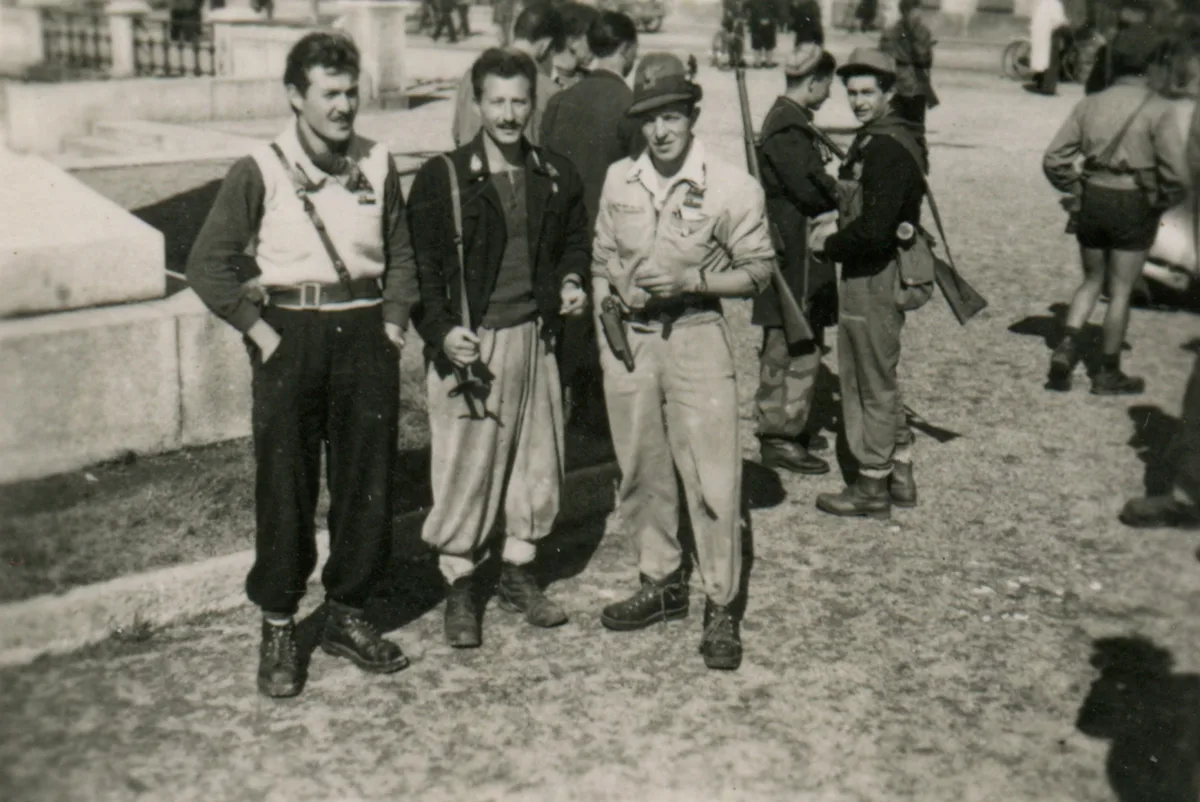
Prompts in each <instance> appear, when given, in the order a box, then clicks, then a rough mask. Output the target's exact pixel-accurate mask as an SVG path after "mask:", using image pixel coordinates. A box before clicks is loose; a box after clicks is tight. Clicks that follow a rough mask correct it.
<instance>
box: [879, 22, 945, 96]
mask: <svg viewBox="0 0 1200 802" xmlns="http://www.w3.org/2000/svg"><path fill="white" fill-rule="evenodd" d="M934 44H935V42H934V41H933V33H932V32H931V31H930V30H929V27H928V26H927V25H926V24H925V23H924V22H923V21H922V20H921V18H920V17H919V16H915V15H914V16H911V17H901V18H900V20H899V21H898V22H896V23H895V24H894V25H892V26H891V27H889V28H887V29H886V30H884V32H883V33H882V34H881V35H880V37H879V49H880V50H882V51H883V52H884V53H887V54H888V55H889V56H891V57H892V58H894V59H895V60H896V94H897V95H900V96H901V97H923V98H925V105H926V106H927V107H928V108H931V109H932V108H934V107H935V106H937V105H938V103H939V101H938V96H937V92H935V91H933V82H932V80H931V79H930V72H931V70H932V69H933V46H934Z"/></svg>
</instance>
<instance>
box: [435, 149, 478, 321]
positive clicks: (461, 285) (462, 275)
mask: <svg viewBox="0 0 1200 802" xmlns="http://www.w3.org/2000/svg"><path fill="white" fill-rule="evenodd" d="M441 159H442V161H444V162H445V163H446V174H447V177H448V178H449V180H450V207H451V213H452V214H453V216H454V247H455V249H456V250H457V251H458V289H459V295H460V301H461V302H460V304H459V314H460V315H461V316H462V324H463V326H465V327H466V328H468V329H469V328H471V305H470V303H469V302H468V301H467V263H466V260H465V259H463V222H462V195H461V194H460V191H459V188H458V171H457V170H455V169H454V162H453V160H451V158H450V157H449V156H448V155H446V154H444V153H443V154H442V156H441Z"/></svg>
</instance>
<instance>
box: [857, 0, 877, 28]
mask: <svg viewBox="0 0 1200 802" xmlns="http://www.w3.org/2000/svg"><path fill="white" fill-rule="evenodd" d="M877 16H879V0H859V3H858V8H856V9H855V11H854V18H855V19H857V20H858V22H859V30H860V31H862V32H863V33H869V32H870V31H873V30H875V18H876V17H877Z"/></svg>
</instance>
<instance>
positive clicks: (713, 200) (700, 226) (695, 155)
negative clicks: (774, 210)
mask: <svg viewBox="0 0 1200 802" xmlns="http://www.w3.org/2000/svg"><path fill="white" fill-rule="evenodd" d="M652 266H659V267H672V268H678V269H686V268H691V267H696V268H700V269H701V271H703V272H714V273H715V272H720V271H724V270H745V271H746V273H747V274H748V275H749V276H750V280H751V281H752V282H753V283H754V286H755V289H756V290H757V291H758V292H761V291H762V290H764V289H765V288H766V287H767V285H768V284H770V283H771V273H772V271H773V270H774V266H775V249H774V247H772V245H771V237H770V233H769V230H768V228H767V215H766V200H765V198H764V196H763V190H762V187H761V186H759V184H758V182H757V181H755V180H754V179H753V178H752V177H751V176H750V174H749V173H748V172H746V171H745V170H743V169H741V168H739V167H734V166H733V165H730V164H727V163H725V162H723V161H720V160H719V159H715V158H713V157H711V156H708V155H707V154H706V153H705V149H704V145H703V143H702V142H700V141H699V140H694V141H693V142H692V145H691V151H690V152H689V153H688V156H687V158H686V159H685V160H684V163H683V167H682V168H680V170H679V172H678V173H676V174H675V175H674V176H671V177H670V178H664V177H662V176H661V175H659V173H658V171H657V170H656V169H655V167H654V162H653V161H652V160H651V158H650V153H649V151H646V152H643V153H642V154H641V155H640V156H639V157H638V158H637V159H628V158H626V159H622V160H621V161H619V162H617V163H616V164H614V165H613V166H612V167H610V168H609V170H608V175H607V177H606V178H605V181H604V189H603V191H602V192H601V194H600V209H599V215H598V217H597V220H596V238H595V242H594V244H593V246H592V275H594V276H598V277H601V278H606V279H608V281H609V284H610V285H611V286H612V288H613V289H614V290H615V291H616V292H617V294H618V295H620V296H621V299H622V300H623V301H624V302H625V303H626V305H628V306H629V307H631V308H633V309H641V308H644V307H645V306H646V304H647V302H648V301H649V300H650V295H649V293H647V292H646V291H645V290H643V289H641V288H640V287H638V286H636V283H635V280H636V278H637V276H638V274H639V271H642V270H644V269H646V268H648V267H652Z"/></svg>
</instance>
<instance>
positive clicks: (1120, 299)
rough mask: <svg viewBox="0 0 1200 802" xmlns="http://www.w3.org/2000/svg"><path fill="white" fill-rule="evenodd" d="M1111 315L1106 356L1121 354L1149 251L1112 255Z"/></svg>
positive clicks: (1106, 329)
mask: <svg viewBox="0 0 1200 802" xmlns="http://www.w3.org/2000/svg"><path fill="white" fill-rule="evenodd" d="M1110 254H1111V256H1110V265H1111V271H1110V273H1111V274H1110V275H1109V278H1108V292H1109V299H1108V312H1107V313H1106V314H1105V315H1104V355H1105V356H1116V355H1118V354H1120V353H1121V344H1122V343H1124V342H1125V330H1126V328H1128V326H1129V299H1130V296H1131V295H1132V294H1133V285H1134V283H1135V282H1136V281H1137V278H1138V276H1140V275H1141V274H1142V267H1143V265H1145V263H1146V252H1145V251H1111V252H1110Z"/></svg>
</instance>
